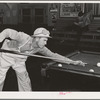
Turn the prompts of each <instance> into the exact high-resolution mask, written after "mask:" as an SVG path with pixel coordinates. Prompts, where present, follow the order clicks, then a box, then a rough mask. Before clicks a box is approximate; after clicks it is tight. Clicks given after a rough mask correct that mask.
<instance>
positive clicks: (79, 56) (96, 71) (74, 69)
mask: <svg viewBox="0 0 100 100" xmlns="http://www.w3.org/2000/svg"><path fill="white" fill-rule="evenodd" d="M66 57H68V58H70V59H73V60H82V61H83V62H86V63H87V65H86V66H84V67H83V66H80V65H72V64H69V65H68V64H63V63H59V62H55V61H49V62H46V63H43V64H42V66H41V75H42V76H43V77H48V76H49V75H48V73H47V72H48V70H59V71H62V72H66V73H67V72H68V73H75V74H81V75H86V76H93V77H100V67H98V66H97V63H98V62H100V53H99V52H90V51H75V52H72V53H70V54H68V55H66ZM59 64H60V65H62V66H59Z"/></svg>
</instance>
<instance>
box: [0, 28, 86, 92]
mask: <svg viewBox="0 0 100 100" xmlns="http://www.w3.org/2000/svg"><path fill="white" fill-rule="evenodd" d="M49 35H50V33H49V31H48V30H46V29H45V28H37V29H36V30H35V31H34V34H33V35H32V36H29V35H28V34H26V33H24V32H18V31H16V30H13V29H5V30H3V31H2V32H1V33H0V42H2V41H3V40H4V42H3V45H2V47H1V49H4V50H11V51H17V52H19V53H26V54H35V53H37V52H39V53H41V54H43V55H45V56H48V57H52V58H56V59H55V61H57V62H61V63H66V64H74V65H82V66H85V63H83V62H82V61H73V60H71V59H69V58H66V57H64V56H62V55H59V54H57V53H53V52H51V51H50V50H49V49H48V48H47V47H45V45H46V44H47V41H48V38H51V37H50V36H49ZM8 38H10V39H8ZM27 57H28V56H25V55H18V54H11V53H7V52H6V53H5V52H0V91H2V88H3V85H4V80H5V77H6V73H7V71H8V69H9V68H10V67H12V68H13V69H14V70H15V72H16V75H17V79H18V88H19V91H32V88H31V82H30V78H29V75H28V72H27V70H26V66H25V61H26V60H27ZM58 58H59V59H58Z"/></svg>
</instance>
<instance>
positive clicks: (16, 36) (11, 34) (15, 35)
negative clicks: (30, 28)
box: [0, 28, 27, 42]
mask: <svg viewBox="0 0 100 100" xmlns="http://www.w3.org/2000/svg"><path fill="white" fill-rule="evenodd" d="M25 35H27V34H24V32H17V31H16V30H13V29H8V28H7V29H5V30H3V31H2V32H1V33H0V42H2V41H3V40H4V39H5V38H11V39H13V40H16V41H20V40H22V39H26V36H25ZM23 36H24V38H22V37H23Z"/></svg>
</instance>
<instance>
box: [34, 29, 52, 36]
mask: <svg viewBox="0 0 100 100" xmlns="http://www.w3.org/2000/svg"><path fill="white" fill-rule="evenodd" d="M49 35H50V32H49V31H48V30H47V29H45V28H42V27H41V28H37V29H36V30H35V31H34V34H33V35H32V36H33V37H47V38H51V36H49Z"/></svg>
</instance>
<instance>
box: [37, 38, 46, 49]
mask: <svg viewBox="0 0 100 100" xmlns="http://www.w3.org/2000/svg"><path fill="white" fill-rule="evenodd" d="M47 40H48V38H45V37H42V38H38V41H37V45H38V46H39V47H40V48H43V47H44V46H45V45H46V44H47Z"/></svg>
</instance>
